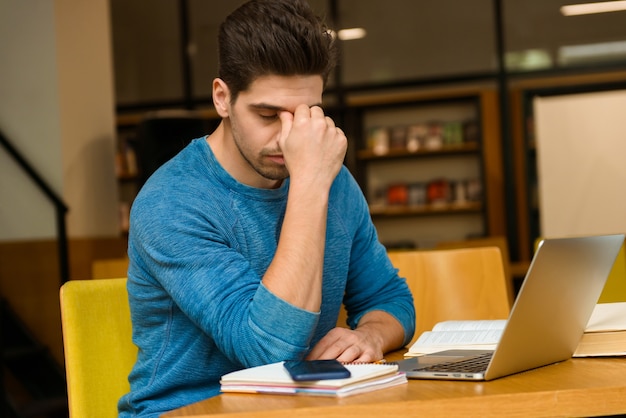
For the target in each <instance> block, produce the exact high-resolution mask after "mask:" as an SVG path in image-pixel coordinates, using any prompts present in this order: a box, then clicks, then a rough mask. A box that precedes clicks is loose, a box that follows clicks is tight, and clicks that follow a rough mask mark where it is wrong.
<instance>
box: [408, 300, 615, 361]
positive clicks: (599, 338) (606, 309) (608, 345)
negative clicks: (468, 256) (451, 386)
mask: <svg viewBox="0 0 626 418" xmlns="http://www.w3.org/2000/svg"><path fill="white" fill-rule="evenodd" d="M505 325H506V320H504V319H496V320H463V321H443V322H440V323H438V324H436V325H435V326H434V327H433V329H432V331H426V332H424V333H422V334H421V335H420V336H419V338H418V339H417V341H415V343H414V344H413V345H412V346H411V347H410V348H409V351H408V352H407V353H406V354H405V356H407V357H412V356H419V355H423V354H428V353H434V352H437V351H443V350H450V349H480V350H493V349H495V348H496V345H497V344H498V341H499V340H500V337H501V335H502V331H503V330H504V327H505ZM600 356H626V302H616V303H598V304H597V305H596V307H595V308H594V311H593V313H592V314H591V318H590V319H589V322H588V323H587V327H586V328H585V333H584V334H583V336H582V338H581V340H580V343H579V344H578V347H577V348H576V351H575V352H574V354H573V357H600Z"/></svg>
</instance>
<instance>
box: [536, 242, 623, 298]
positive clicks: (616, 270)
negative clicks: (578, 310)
mask: <svg viewBox="0 0 626 418" xmlns="http://www.w3.org/2000/svg"><path fill="white" fill-rule="evenodd" d="M542 239H543V238H542V237H539V238H537V239H536V240H535V245H534V247H535V251H537V246H538V245H539V243H540V242H541V240H542ZM612 302H626V242H625V243H624V244H622V246H621V248H620V249H619V252H618V253H617V257H616V258H615V263H614V264H613V268H612V269H611V272H610V273H609V277H607V279H606V283H605V285H604V288H603V289H602V294H600V298H599V299H598V303H612Z"/></svg>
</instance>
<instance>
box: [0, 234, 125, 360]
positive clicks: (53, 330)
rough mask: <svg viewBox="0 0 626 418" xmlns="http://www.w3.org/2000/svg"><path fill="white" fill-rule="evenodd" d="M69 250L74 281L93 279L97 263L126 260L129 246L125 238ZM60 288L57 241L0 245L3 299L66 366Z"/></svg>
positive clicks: (84, 242)
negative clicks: (105, 260)
mask: <svg viewBox="0 0 626 418" xmlns="http://www.w3.org/2000/svg"><path fill="white" fill-rule="evenodd" d="M68 246H69V249H68V251H69V257H70V260H69V263H70V266H69V269H70V278H71V279H89V278H91V268H92V264H93V262H94V260H96V259H101V258H113V257H123V256H124V255H125V254H126V246H127V244H126V239H124V238H81V239H70V240H69V245H68ZM60 285H61V279H60V274H59V263H58V255H57V244H56V241H54V240H37V241H19V242H3V243H0V292H1V294H2V297H3V298H4V299H5V300H7V302H8V304H9V306H10V307H11V308H12V309H13V310H14V311H15V312H16V313H17V315H18V316H19V317H20V318H21V320H22V321H24V323H25V324H26V326H27V327H28V328H29V329H30V331H31V332H32V333H33V334H34V335H35V337H36V338H38V339H39V340H40V341H41V342H42V343H43V344H44V345H45V346H47V347H48V348H49V349H50V351H51V353H52V355H53V356H54V358H55V359H56V360H57V361H58V362H59V363H60V364H62V362H63V340H62V337H61V313H60V308H59V287H60Z"/></svg>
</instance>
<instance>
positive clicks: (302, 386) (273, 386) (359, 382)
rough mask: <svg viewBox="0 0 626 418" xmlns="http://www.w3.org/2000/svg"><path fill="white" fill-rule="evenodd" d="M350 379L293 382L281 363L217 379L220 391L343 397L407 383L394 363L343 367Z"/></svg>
mask: <svg viewBox="0 0 626 418" xmlns="http://www.w3.org/2000/svg"><path fill="white" fill-rule="evenodd" d="M345 366H346V368H348V370H350V374H351V376H350V377H349V378H346V379H329V380H316V381H307V382H296V381H294V380H293V379H291V377H290V376H289V373H287V371H286V370H285V368H284V366H283V362H278V363H272V364H267V365H264V366H258V367H251V368H248V369H243V370H238V371H235V372H232V373H228V374H225V375H224V376H222V378H221V380H220V384H221V390H222V392H244V393H264V394H281V395H316V396H336V397H345V396H350V395H356V394H358V393H365V392H371V391H374V390H379V389H384V388H388V387H392V386H396V385H400V384H403V383H406V382H407V379H406V376H405V375H404V373H399V372H398V366H397V365H395V364H372V363H363V364H346V365H345Z"/></svg>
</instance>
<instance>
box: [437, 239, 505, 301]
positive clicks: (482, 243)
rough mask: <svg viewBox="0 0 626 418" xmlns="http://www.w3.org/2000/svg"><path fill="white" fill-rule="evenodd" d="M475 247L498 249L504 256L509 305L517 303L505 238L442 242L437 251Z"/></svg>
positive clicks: (503, 262)
mask: <svg viewBox="0 0 626 418" xmlns="http://www.w3.org/2000/svg"><path fill="white" fill-rule="evenodd" d="M474 247H498V248H499V249H500V255H501V256H502V267H503V269H504V277H505V278H506V285H507V292H508V294H509V303H510V304H511V306H512V305H513V302H514V301H515V296H516V295H515V285H514V282H513V273H512V272H511V256H510V254H509V244H508V242H507V240H506V237H504V236H499V235H498V236H490V237H483V238H470V239H465V240H459V241H442V242H439V243H437V245H436V246H435V250H449V249H453V248H454V249H456V248H474Z"/></svg>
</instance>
